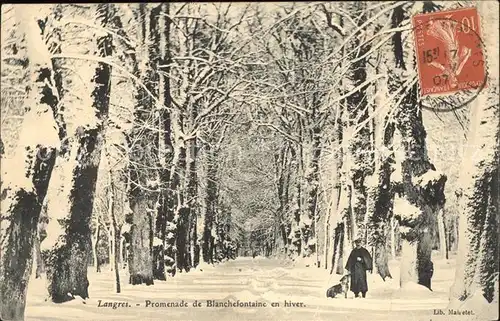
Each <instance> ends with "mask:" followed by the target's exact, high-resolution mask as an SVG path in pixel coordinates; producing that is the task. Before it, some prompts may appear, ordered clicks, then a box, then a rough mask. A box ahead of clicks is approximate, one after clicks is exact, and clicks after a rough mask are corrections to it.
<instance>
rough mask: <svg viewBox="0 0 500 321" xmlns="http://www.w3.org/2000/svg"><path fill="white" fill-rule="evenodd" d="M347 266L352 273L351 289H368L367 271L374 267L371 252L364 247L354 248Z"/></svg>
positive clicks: (363, 290)
mask: <svg viewBox="0 0 500 321" xmlns="http://www.w3.org/2000/svg"><path fill="white" fill-rule="evenodd" d="M345 268H346V269H347V270H349V272H350V274H351V291H352V292H354V293H359V292H366V291H368V284H367V282H366V271H367V270H370V271H371V270H372V269H373V265H372V257H371V255H370V253H369V252H368V251H367V250H366V249H365V248H363V247H361V248H359V249H354V250H352V252H351V255H349V259H348V260H347V264H346V266H345Z"/></svg>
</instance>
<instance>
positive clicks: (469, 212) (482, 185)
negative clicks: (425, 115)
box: [450, 2, 500, 320]
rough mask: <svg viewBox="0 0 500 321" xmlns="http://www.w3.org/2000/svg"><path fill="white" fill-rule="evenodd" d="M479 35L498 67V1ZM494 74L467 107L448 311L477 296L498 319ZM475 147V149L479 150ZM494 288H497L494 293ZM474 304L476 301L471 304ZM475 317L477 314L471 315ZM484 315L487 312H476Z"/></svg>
mask: <svg viewBox="0 0 500 321" xmlns="http://www.w3.org/2000/svg"><path fill="white" fill-rule="evenodd" d="M478 11H479V14H480V16H481V17H482V19H483V23H482V24H481V27H483V28H485V30H481V34H486V35H488V37H485V38H484V39H483V40H484V47H483V50H484V53H485V55H486V56H487V57H488V59H487V60H486V62H487V64H486V67H487V68H488V70H497V69H498V66H499V61H498V55H495V54H494V53H495V52H498V42H499V34H498V28H496V27H495V26H496V25H495V23H494V21H496V20H497V19H498V3H493V2H492V3H488V2H485V3H481V4H479V5H478ZM498 83H499V78H498V73H495V72H492V73H488V79H487V86H488V87H487V88H485V89H484V90H483V91H482V92H481V93H480V94H479V95H478V96H477V97H476V100H475V101H474V102H473V103H472V106H471V107H470V124H469V132H468V135H467V146H468V148H467V149H466V150H465V153H464V158H463V161H462V165H461V167H462V171H461V182H462V186H463V195H462V197H461V204H460V212H459V215H460V222H459V228H460V229H459V237H458V239H459V243H458V255H457V269H456V274H455V282H454V284H453V286H452V288H451V293H450V296H451V301H450V307H453V308H455V307H456V306H455V305H457V303H458V304H461V302H460V301H466V300H468V299H472V297H473V296H475V295H478V296H482V297H483V298H484V300H485V302H488V303H490V304H489V307H488V308H487V309H491V312H492V313H493V315H495V316H493V315H492V316H491V317H490V318H489V319H490V320H491V319H495V318H496V319H498V309H497V308H498V281H499V279H498V275H499V252H498V229H499V227H498V212H499V197H498V195H499V172H498V168H499V157H500V155H499V150H498V146H499V143H500V134H499V128H498V123H499V118H500V115H499V109H498ZM479 149H480V151H478V150H479ZM495 287H496V289H495ZM475 302H477V301H475ZM475 312H476V314H477V312H479V311H475ZM481 312H486V311H481Z"/></svg>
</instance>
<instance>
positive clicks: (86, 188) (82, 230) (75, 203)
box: [45, 4, 112, 302]
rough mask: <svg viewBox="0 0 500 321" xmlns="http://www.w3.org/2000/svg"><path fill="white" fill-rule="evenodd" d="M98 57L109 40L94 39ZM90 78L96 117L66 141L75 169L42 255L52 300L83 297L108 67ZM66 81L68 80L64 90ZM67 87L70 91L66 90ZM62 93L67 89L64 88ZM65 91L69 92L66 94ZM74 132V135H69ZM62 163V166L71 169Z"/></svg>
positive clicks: (103, 19) (103, 10)
mask: <svg viewBox="0 0 500 321" xmlns="http://www.w3.org/2000/svg"><path fill="white" fill-rule="evenodd" d="M96 9H97V12H96V13H97V14H96V19H97V23H98V24H99V25H101V26H103V27H106V25H107V23H108V20H109V19H110V16H111V13H110V12H111V10H112V7H110V6H109V5H107V4H105V5H103V4H101V5H99V6H97V7H96ZM96 45H97V46H96V47H97V49H96V50H97V55H98V56H100V57H106V56H108V55H110V54H111V46H112V44H111V36H110V35H104V36H100V37H97V38H96ZM92 67H93V68H94V70H95V72H94V77H93V79H91V80H90V81H91V82H92V83H94V84H95V87H94V89H93V91H92V92H91V93H90V96H91V97H92V106H89V112H90V111H92V112H91V113H92V114H94V113H95V120H93V121H95V123H94V124H87V123H85V124H82V126H81V127H78V129H77V130H76V133H75V134H74V140H73V141H72V142H71V143H70V145H71V150H72V152H71V153H70V155H69V156H68V157H67V158H71V159H73V160H76V162H77V165H76V166H74V167H72V168H71V172H72V180H71V183H70V186H69V193H68V197H69V199H68V203H67V208H68V212H67V213H52V212H50V211H49V216H51V215H56V216H57V215H59V216H62V217H61V219H54V218H53V219H51V221H50V222H49V225H52V229H51V228H48V230H56V231H61V232H62V233H61V234H60V235H59V236H55V237H54V236H53V237H51V239H52V242H50V243H48V244H47V245H46V246H45V248H46V249H47V252H46V254H45V255H46V257H47V258H48V264H47V278H48V280H49V294H50V296H51V298H52V300H53V301H54V302H64V301H67V300H71V299H73V298H74V297H75V296H77V295H78V296H80V297H82V298H83V299H85V298H88V297H89V295H88V280H87V266H88V253H89V252H90V247H91V242H90V239H91V229H90V221H91V216H92V207H93V202H94V191H95V183H96V180H97V171H98V167H99V162H100V158H101V157H100V156H101V146H102V142H103V135H102V134H103V126H104V122H105V120H106V119H107V117H108V109H109V92H110V86H109V83H110V81H109V80H110V76H111V67H110V66H109V65H107V64H105V63H101V62H99V63H96V64H95V67H94V66H92ZM69 83H70V82H68V86H71V85H69ZM69 88H71V87H69ZM66 90H67V89H66ZM67 92H69V91H68V90H67ZM72 134H73V133H72ZM72 163H73V162H71V161H69V159H68V160H67V163H66V164H65V165H66V166H73V165H72Z"/></svg>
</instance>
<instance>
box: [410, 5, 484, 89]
mask: <svg viewBox="0 0 500 321" xmlns="http://www.w3.org/2000/svg"><path fill="white" fill-rule="evenodd" d="M412 23H413V30H414V35H415V50H416V56H417V65H418V74H419V81H420V89H421V94H422V96H425V95H434V94H448V93H453V92H456V91H461V90H467V89H476V88H483V87H484V86H485V85H486V83H485V81H486V74H485V66H484V55H483V45H482V41H481V30H480V21H479V15H478V12H477V9H476V8H463V9H457V10H450V11H441V12H433V13H427V14H419V15H415V16H414V17H413V19H412Z"/></svg>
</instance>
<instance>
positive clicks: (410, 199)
mask: <svg viewBox="0 0 500 321" xmlns="http://www.w3.org/2000/svg"><path fill="white" fill-rule="evenodd" d="M404 18H405V13H404V10H403V7H402V6H399V7H397V8H395V9H394V11H393V14H392V18H391V21H392V22H391V23H392V24H391V26H392V27H393V28H397V27H400V25H401V23H402V21H403V20H404ZM408 44H410V47H411V44H412V42H411V41H410V42H408ZM393 45H394V62H395V66H393V68H390V70H391V73H390V74H389V77H388V89H389V93H390V94H393V93H394V94H396V93H398V91H400V90H401V88H404V86H402V85H403V83H402V76H403V75H404V72H405V70H407V67H406V65H407V64H409V63H410V64H411V62H405V60H404V55H403V48H404V46H403V41H402V32H396V33H395V34H394V36H393ZM412 50H413V48H412ZM411 52H413V51H411ZM410 69H413V66H411V68H410ZM410 86H411V87H409V88H407V91H406V93H405V94H404V96H403V97H402V100H401V103H400V104H399V105H398V106H397V107H396V110H395V118H396V128H397V130H398V133H399V135H400V141H399V144H401V145H402V150H403V151H404V158H403V160H402V162H401V163H398V164H397V166H396V172H397V174H398V175H399V177H400V179H399V181H398V182H395V183H394V188H395V192H396V193H398V194H399V195H400V196H401V197H402V198H401V201H400V203H399V204H400V205H401V206H398V209H397V211H396V209H395V211H394V212H395V214H396V215H397V217H398V218H399V220H400V226H401V228H402V230H401V232H402V233H401V237H402V238H403V240H404V242H405V243H406V242H409V243H411V244H410V245H409V244H404V245H403V249H413V247H414V246H415V244H416V246H417V252H416V253H415V252H414V251H413V250H412V251H411V252H410V253H403V257H405V258H409V257H410V256H411V255H417V257H416V258H415V259H413V258H411V259H408V260H407V261H405V262H406V263H408V262H416V264H417V267H416V269H417V271H418V282H419V283H420V284H425V281H424V279H425V276H426V275H427V274H428V271H426V269H427V268H428V267H429V266H430V265H431V253H432V242H431V235H432V232H433V231H432V228H433V226H434V223H435V219H436V215H437V213H438V211H439V210H440V209H441V208H442V207H443V205H444V202H445V196H444V185H445V183H446V179H447V178H446V176H445V175H444V174H442V173H439V172H437V171H436V169H435V167H434V165H433V164H432V163H431V162H430V160H429V157H428V155H427V147H426V142H425V137H426V132H425V128H424V126H423V122H422V110H421V107H420V106H419V105H418V100H417V90H418V88H417V85H416V84H414V85H413V84H412V85H410ZM396 212H397V213H396ZM406 263H405V264H403V265H402V270H401V273H402V275H413V270H414V269H413V267H410V266H409V265H408V264H406ZM403 267H404V268H405V269H409V270H407V271H405V270H403ZM410 279H411V280H413V278H405V280H410ZM402 280H403V279H402Z"/></svg>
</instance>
